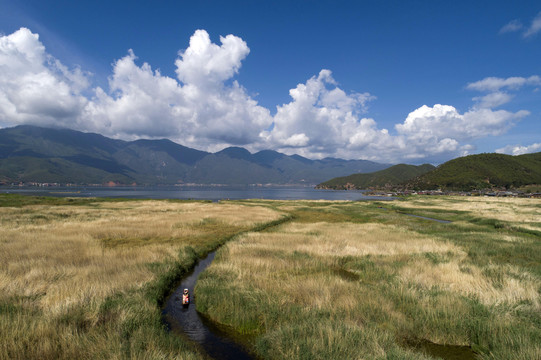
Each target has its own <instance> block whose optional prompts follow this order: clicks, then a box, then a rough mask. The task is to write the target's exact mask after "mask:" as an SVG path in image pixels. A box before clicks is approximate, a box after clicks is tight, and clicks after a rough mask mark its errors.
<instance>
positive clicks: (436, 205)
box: [196, 197, 541, 359]
mask: <svg viewBox="0 0 541 360" xmlns="http://www.w3.org/2000/svg"><path fill="white" fill-rule="evenodd" d="M243 203H244V204H251V205H254V206H255V205H258V206H264V205H265V206H268V207H269V208H270V209H273V210H275V211H279V212H286V213H289V214H290V216H291V217H292V218H293V220H292V221H291V222H289V223H286V224H283V225H281V226H280V227H277V228H272V229H271V230H269V231H265V232H258V233H255V232H252V233H245V234H243V235H241V236H240V237H238V238H237V239H236V240H235V241H232V242H229V243H228V244H227V245H225V246H224V247H222V248H221V249H220V250H219V251H218V254H217V257H216V259H215V261H214V263H213V264H212V265H211V266H210V267H209V268H208V269H207V270H206V272H204V273H203V274H202V275H201V277H200V280H199V282H198V285H197V287H196V294H197V299H198V302H197V306H198V310H199V311H201V312H203V313H204V314H206V315H207V316H208V317H209V318H211V319H213V320H214V321H216V322H219V323H221V324H224V325H226V326H229V327H230V328H231V329H233V330H234V331H236V332H240V333H243V334H246V335H247V336H248V337H249V338H250V339H251V342H252V344H253V346H254V348H255V351H256V352H257V353H258V355H259V356H260V357H261V358H264V359H427V358H431V357H430V356H429V355H427V354H425V353H423V352H421V351H419V350H418V349H416V346H415V344H423V343H427V342H430V343H435V344H442V345H461V346H468V347H471V349H473V350H474V351H475V352H476V355H475V356H476V357H477V358H480V359H540V358H541V303H540V300H541V298H540V295H541V237H540V234H539V231H538V230H537V229H539V226H540V225H541V203H540V202H539V200H534V199H528V200H526V199H519V200H510V199H494V198H471V199H470V198H459V197H454V198H443V197H434V198H432V197H412V198H410V199H406V200H404V201H399V202H392V203H371V202H362V203H332V202H278V201H269V202H261V201H260V202H243ZM404 213H413V214H417V215H421V216H428V217H433V218H438V219H446V220H451V221H453V222H452V223H449V224H442V223H438V222H434V221H430V220H424V219H419V218H415V217H410V216H406V215H405V214H404ZM447 349H450V350H449V351H450V352H452V351H453V350H452V349H453V348H451V347H449V348H447Z"/></svg>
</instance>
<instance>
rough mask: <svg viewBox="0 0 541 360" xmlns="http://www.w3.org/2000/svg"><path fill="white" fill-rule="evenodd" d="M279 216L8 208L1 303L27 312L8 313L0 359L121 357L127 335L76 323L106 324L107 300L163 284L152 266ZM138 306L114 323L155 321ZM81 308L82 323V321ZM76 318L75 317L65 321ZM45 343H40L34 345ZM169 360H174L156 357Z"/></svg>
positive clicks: (109, 206) (2, 319)
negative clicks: (85, 332) (155, 283)
mask: <svg viewBox="0 0 541 360" xmlns="http://www.w3.org/2000/svg"><path fill="white" fill-rule="evenodd" d="M280 216H281V214H280V213H278V212H276V211H273V210H270V209H268V208H265V207H254V206H251V207H246V206H242V205H239V204H213V203H202V202H192V203H189V202H182V203H181V202H168V201H128V202H99V203H94V204H90V205H81V206H63V205H62V206H52V207H48V206H39V205H33V206H25V207H21V208H9V207H3V208H0V219H1V227H0V306H8V307H7V308H8V309H19V310H16V311H15V313H12V314H11V315H6V316H2V314H1V311H0V333H2V334H7V333H9V334H12V336H11V337H9V338H8V337H5V336H4V335H2V340H0V358H2V357H3V356H8V357H12V356H15V358H28V357H31V358H57V357H64V358H72V357H81V356H83V355H84V353H85V352H87V351H88V350H89V349H88V348H87V349H86V350H82V349H85V347H91V348H92V354H94V355H93V356H97V355H96V354H98V353H102V354H106V355H105V356H104V358H110V357H118V356H119V354H118V353H117V350H118V349H116V350H115V347H120V345H119V343H117V342H115V340H113V339H116V340H117V341H121V340H119V339H118V336H119V335H120V333H115V334H107V333H103V334H99V336H98V335H97V334H94V335H92V337H95V339H94V340H92V337H90V338H88V337H85V336H84V335H83V334H82V333H81V332H80V331H81V330H80V329H77V327H74V326H83V327H84V328H88V326H90V327H92V326H96V325H98V324H99V323H100V322H102V321H105V320H104V319H103V308H102V305H103V303H104V301H106V299H107V298H111V297H113V296H115V295H119V294H125V295H126V294H128V293H130V294H134V291H135V292H137V289H141V288H143V287H144V286H146V285H148V284H150V283H152V282H153V281H156V279H157V278H158V277H159V276H160V275H161V274H160V273H157V272H156V271H155V270H154V269H155V268H156V266H152V264H164V263H171V264H172V263H173V262H175V261H178V259H179V253H180V251H181V249H183V248H184V247H186V246H187V245H190V246H193V247H195V248H199V249H201V250H202V249H205V248H207V247H209V246H216V245H217V244H218V243H217V241H219V239H220V237H223V236H228V235H229V236H230V235H232V234H234V233H236V232H239V231H242V230H246V229H248V228H250V227H252V226H255V225H256V224H259V223H264V222H268V221H272V220H276V219H278V218H279V217H280ZM213 244H214V245H213ZM201 250H200V251H201ZM165 269H166V268H164V271H165ZM130 296H131V295H130ZM136 299H138V300H136ZM133 300H134V301H139V302H140V303H139V304H138V305H136V306H132V307H125V308H124V309H122V310H121V311H120V313H118V314H117V315H114V316H116V319H114V318H112V319H110V320H109V321H112V322H114V321H116V322H118V323H119V324H122V323H125V322H126V321H127V320H126V319H130V320H129V321H128V323H129V322H130V321H133V320H132V319H133V318H135V319H136V318H137V317H140V316H146V315H138V314H136V313H133V312H134V311H141V313H142V314H144V313H145V312H150V313H152V312H153V311H155V309H153V308H152V306H155V305H152V304H151V303H149V302H148V301H145V300H144V299H143V298H142V297H141V295H137V296H136V297H135V298H134V299H133ZM13 306H14V307H13ZM77 309H81V310H80V311H81V320H77V316H78V315H73V314H74V311H75V314H77V311H79V310H77ZM134 309H138V310H134ZM0 310H1V308H0ZM68 316H69V319H72V318H74V316H75V318H74V319H75V320H69V321H68V320H62V319H67V317H68ZM111 316H112V315H111ZM66 321H68V323H65V322H66ZM70 321H71V322H73V321H75V325H70V323H69V322H70ZM59 322H60V323H59ZM77 323H81V324H83V325H77ZM117 331H118V330H117ZM133 336H135V335H133ZM98 338H100V340H98ZM36 339H41V340H40V343H39V346H35V347H33V346H30V347H28V346H29V344H32V343H33V342H35V341H36ZM108 339H109V340H108ZM108 342H109V343H110V346H111V349H109V350H110V351H109V352H108V350H107V349H106V347H107V346H108V345H107V343H108ZM118 351H119V350H118ZM122 351H123V352H124V353H125V352H126V351H127V350H125V349H124V350H122ZM153 351H156V354H159V353H160V351H161V350H160V349H159V347H157V348H155V349H153V347H152V346H150V347H148V346H145V350H144V354H145V355H144V356H145V357H152V356H151V355H150V354H152V353H153ZM70 354H71V355H70ZM107 354H108V355H107ZM88 356H89V355H84V356H83V357H88ZM164 356H165V357H170V356H171V354H170V353H169V354H168V355H163V353H162V355H161V356H158V355H156V357H162V358H163V357H164Z"/></svg>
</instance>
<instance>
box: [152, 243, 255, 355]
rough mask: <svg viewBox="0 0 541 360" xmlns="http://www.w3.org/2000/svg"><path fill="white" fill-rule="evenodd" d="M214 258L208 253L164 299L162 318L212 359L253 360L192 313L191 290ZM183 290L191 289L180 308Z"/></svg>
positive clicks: (232, 341)
mask: <svg viewBox="0 0 541 360" xmlns="http://www.w3.org/2000/svg"><path fill="white" fill-rule="evenodd" d="M215 255H216V252H211V253H209V254H208V255H207V257H205V258H204V259H201V260H199V262H198V263H197V265H196V266H195V268H194V269H193V270H192V271H191V272H190V273H188V275H187V276H186V277H185V278H184V279H183V280H182V282H181V283H180V285H179V286H178V287H177V288H176V289H175V291H174V292H173V294H171V295H170V296H169V298H168V299H167V300H166V302H165V305H164V307H163V309H162V317H163V319H164V322H165V323H166V324H167V326H168V327H169V329H170V330H171V331H173V332H176V333H179V334H185V335H186V336H188V338H189V339H190V340H192V341H194V342H196V343H198V344H199V345H201V348H202V349H204V350H205V352H206V353H207V355H209V356H210V357H211V358H213V359H223V360H227V359H239V360H243V359H254V357H253V356H252V355H250V354H249V353H248V351H247V350H246V349H244V348H243V347H242V346H241V345H239V344H238V343H236V342H235V340H234V339H233V338H232V337H231V336H228V335H227V334H226V333H225V332H224V331H221V330H220V329H219V328H217V327H216V326H215V325H213V324H211V323H210V322H209V321H206V320H205V319H204V318H203V317H202V316H201V315H200V314H199V313H198V312H197V311H196V310H195V304H196V301H197V298H196V297H195V296H194V288H195V284H196V282H197V277H198V276H199V274H200V273H201V272H202V271H203V270H205V269H206V268H207V267H208V266H209V265H210V264H211V263H212V260H214V256H215ZM185 288H187V289H189V290H190V301H191V304H190V305H189V306H188V307H183V306H182V291H183V289H185Z"/></svg>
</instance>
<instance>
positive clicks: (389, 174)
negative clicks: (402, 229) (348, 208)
mask: <svg viewBox="0 0 541 360" xmlns="http://www.w3.org/2000/svg"><path fill="white" fill-rule="evenodd" d="M433 169H435V167H434V166H432V165H430V164H424V165H419V166H415V165H406V164H398V165H395V166H391V167H390V168H387V169H385V170H381V171H376V172H373V173H368V174H353V175H349V176H343V177H337V178H334V179H331V180H329V181H326V182H324V183H321V184H319V185H318V186H317V188H319V189H335V190H346V189H359V190H360V189H368V188H385V187H395V186H397V185H399V184H402V183H405V182H406V181H408V180H410V179H413V178H415V177H416V176H419V175H422V174H424V173H427V172H429V171H431V170H433Z"/></svg>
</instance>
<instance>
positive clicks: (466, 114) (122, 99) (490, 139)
mask: <svg viewBox="0 0 541 360" xmlns="http://www.w3.org/2000/svg"><path fill="white" fill-rule="evenodd" d="M0 9H1V11H0V33H1V35H2V38H1V40H0V69H2V72H3V73H4V74H3V75H2V73H1V72H0V126H2V127H7V126H14V125H17V124H23V123H32V124H37V125H43V126H61V127H69V128H73V129H77V130H82V131H92V132H98V133H102V134H104V135H106V136H112V137H118V138H125V139H134V138H152V137H154V138H163V137H167V138H170V139H171V140H173V141H176V142H179V143H181V144H183V145H186V146H190V147H194V148H198V149H204V150H210V151H216V150H220V149H221V148H223V147H226V146H231V145H236V146H244V147H246V148H248V149H249V150H251V151H257V150H261V149H266V148H270V149H275V150H278V151H281V152H285V153H288V154H293V153H298V154H301V155H304V156H307V157H310V158H321V157H326V156H332V157H342V158H355V159H359V158H362V159H370V160H375V161H382V162H407V163H423V162H432V163H439V162H442V161H446V160H449V159H451V158H454V157H457V156H460V155H464V154H472V153H479V152H494V151H498V152H505V153H510V154H520V153H524V152H536V151H541V136H540V135H541V131H540V129H541V126H540V119H541V101H540V100H541V91H539V88H541V78H540V76H541V5H540V4H539V2H538V1H521V2H512V1H475V2H466V1H456V2H443V1H411V2H404V1H273V2H269V1H227V2H225V1H156V2H149V1H93V2H82V1H16V0H0ZM228 35H232V36H229V37H228ZM225 39H229V40H225ZM224 40H225V42H223V41H224ZM226 43H227V44H228V45H226ZM130 49H131V50H130ZM292 95H293V96H292Z"/></svg>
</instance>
